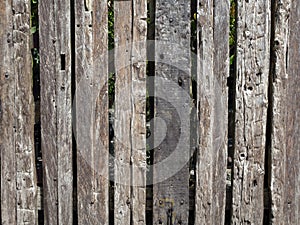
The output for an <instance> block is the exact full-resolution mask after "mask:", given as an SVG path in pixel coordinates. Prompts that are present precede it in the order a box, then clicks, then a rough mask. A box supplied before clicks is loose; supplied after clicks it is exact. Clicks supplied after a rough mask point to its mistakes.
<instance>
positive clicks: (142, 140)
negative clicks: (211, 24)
mask: <svg viewBox="0 0 300 225" xmlns="http://www.w3.org/2000/svg"><path fill="white" fill-rule="evenodd" d="M132 9H133V18H132V26H133V27H132V53H131V71H132V78H131V79H132V81H131V82H132V83H131V113H132V115H131V143H132V150H131V155H132V184H131V185H132V193H131V198H132V200H131V201H132V206H131V210H132V225H143V224H146V214H145V213H146V166H147V165H146V49H147V48H146V39H147V1H146V0H134V1H133V7H132Z"/></svg>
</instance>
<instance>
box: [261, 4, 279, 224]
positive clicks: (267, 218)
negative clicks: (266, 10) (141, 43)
mask: <svg viewBox="0 0 300 225" xmlns="http://www.w3.org/2000/svg"><path fill="white" fill-rule="evenodd" d="M275 7H276V5H275V1H274V0H272V1H271V37H270V65H269V87H268V109H267V128H266V145H265V168H264V170H265V175H264V198H263V199H264V217H263V224H270V223H271V214H272V212H271V191H270V187H271V145H272V126H273V108H274V104H273V97H272V96H273V82H274V77H273V76H274V74H275V63H276V58H275V57H276V56H275V52H274V51H275V50H274V45H276V43H275V40H274V38H275V10H276V9H275Z"/></svg>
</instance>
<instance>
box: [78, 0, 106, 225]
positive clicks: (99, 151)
mask: <svg viewBox="0 0 300 225" xmlns="http://www.w3.org/2000/svg"><path fill="white" fill-rule="evenodd" d="M107 19H108V18H107V1H84V0H76V1H75V35H76V37H75V54H76V58H75V66H76V68H75V73H76V74H75V77H76V97H75V98H76V142H77V169H78V170H77V174H78V176H77V194H78V206H77V208H78V224H104V225H105V224H108V97H107V90H108V86H107V85H108V84H107V81H108V40H107V35H108V33H107V32H108V28H107V24H108V21H107Z"/></svg>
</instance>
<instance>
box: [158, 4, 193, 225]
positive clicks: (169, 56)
mask: <svg viewBox="0 0 300 225" xmlns="http://www.w3.org/2000/svg"><path fill="white" fill-rule="evenodd" d="M155 41H156V43H155V76H156V77H155V79H156V80H155V84H154V94H155V110H154V111H155V118H156V121H155V122H154V131H153V132H154V143H155V144H154V145H155V146H154V147H155V149H154V159H153V163H154V168H153V182H154V184H153V224H188V217H189V216H188V215H189V213H188V209H189V163H188V160H189V156H190V146H189V145H190V134H189V130H190V126H189V122H190V107H191V106H190V104H191V102H190V101H191V99H190V96H189V91H190V2H189V1H172V0H170V1H165V0H163V1H161V0H157V1H156V12H155ZM163 160H164V161H163Z"/></svg>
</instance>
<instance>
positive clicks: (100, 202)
mask: <svg viewBox="0 0 300 225" xmlns="http://www.w3.org/2000/svg"><path fill="white" fill-rule="evenodd" d="M93 4H94V5H93V24H92V26H93V47H92V49H93V58H94V62H93V86H94V91H93V98H95V100H96V101H95V104H96V108H95V115H94V116H95V117H94V121H95V124H94V127H93V133H94V137H93V142H94V143H95V144H94V147H93V152H94V161H93V163H94V165H93V168H94V178H93V179H94V186H93V195H94V200H95V203H94V214H95V217H96V218H97V220H96V223H95V224H103V225H108V224H109V199H108V196H109V193H108V188H109V172H108V169H109V167H108V161H109V133H108V132H109V123H108V5H107V1H94V2H93Z"/></svg>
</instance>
